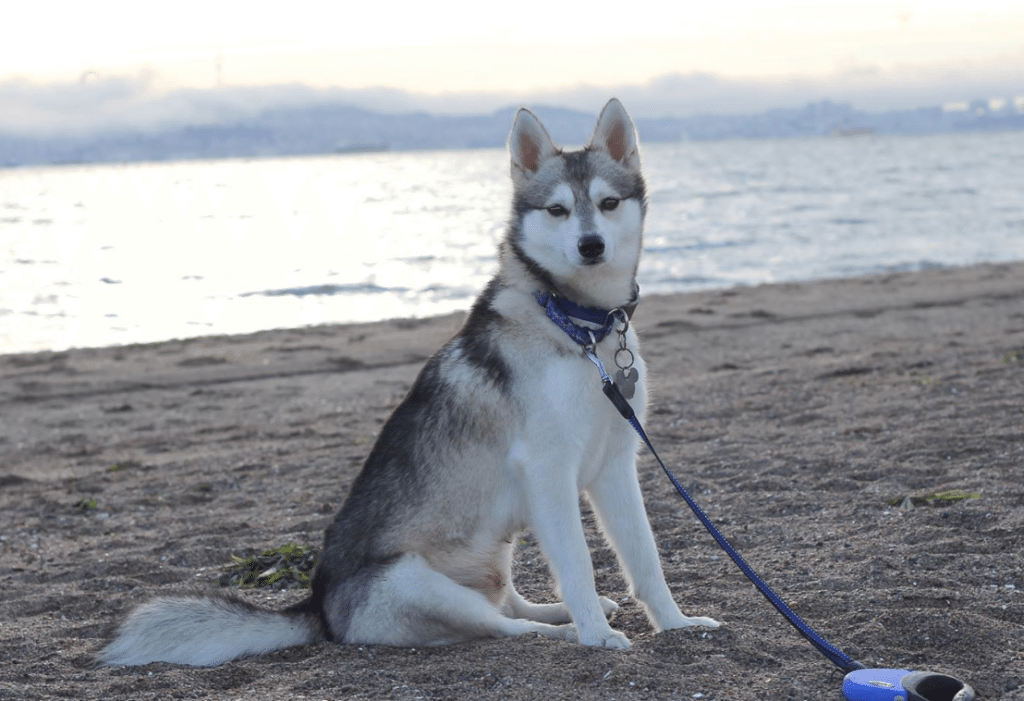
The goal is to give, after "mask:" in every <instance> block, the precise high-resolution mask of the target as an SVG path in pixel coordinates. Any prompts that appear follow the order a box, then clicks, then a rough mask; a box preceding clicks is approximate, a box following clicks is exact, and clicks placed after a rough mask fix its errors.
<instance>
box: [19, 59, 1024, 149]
mask: <svg viewBox="0 0 1024 701" xmlns="http://www.w3.org/2000/svg"><path fill="white" fill-rule="evenodd" d="M1021 53H1022V55H1021V56H1019V57H1017V56H1013V57H1004V59H1003V60H1001V61H998V62H996V63H985V64H971V63H968V62H961V63H953V64H946V65H936V66H931V67H914V66H910V67H900V68H894V69H887V70H881V69H878V68H875V67H873V66H870V65H850V66H845V67H844V68H843V69H842V70H840V71H837V72H835V73H834V74H832V75H829V76H825V77H808V76H795V77H790V78H777V79H772V80H767V79H736V78H728V79H727V78H721V77H718V76H715V75H712V74H709V73H690V74H685V75H684V74H668V75H663V76H660V77H657V78H654V79H652V80H649V81H647V82H644V83H637V84H627V85H617V86H605V85H577V86H570V87H566V88H564V89H561V90H557V91H556V90H534V91H520V92H500V91H493V92H465V93H445V94H420V93H413V92H407V91H404V90H398V89H391V88H383V87H381V88H365V89H341V88H331V89H314V88H310V87H308V86H305V85H301V84H297V83H296V84H287V85H271V86H237V87H235V86H232V87H223V88H218V89H207V90H200V89H177V90H173V89H169V88H168V86H166V85H165V84H163V83H162V81H161V80H160V77H159V76H158V75H156V74H154V73H152V72H143V73H139V74H137V75H131V76H117V75H106V76H101V75H97V74H95V73H93V72H87V73H85V74H83V75H82V76H81V78H80V79H79V80H78V81H76V82H74V83H68V82H65V83H50V84H38V83H31V82H29V81H26V80H12V81H8V82H5V83H0V105H3V109H2V110H0V131H3V132H9V133H17V134H28V135H35V136H46V135H52V134H67V135H81V134H88V133H94V132H101V131H123V130H133V131H141V132H152V131H157V130H160V129H166V128H173V127H180V126H184V125H194V126H205V125H215V124H230V123H236V122H239V121H244V120H245V119H246V118H247V117H250V116H253V115H256V114H258V113H260V112H263V111H265V110H267V109H270V108H275V107H301V106H312V105H317V104H329V103H346V104H351V105H355V106H358V107H363V108H365V109H370V110H375V111H379V112H384V113H390V114H396V113H403V112H416V111H423V112H430V113H435V114H484V113H491V112H494V111H495V110H498V109H502V108H505V107H508V106H511V105H520V104H525V105H550V106H556V107H566V108H571V109H578V110H581V111H585V112H588V113H592V112H596V111H597V110H598V109H600V107H601V105H602V104H604V102H605V101H606V100H607V99H608V97H609V96H610V95H616V96H617V97H619V98H620V99H621V100H622V101H623V102H624V103H625V104H626V105H627V107H628V108H629V110H630V113H631V114H632V115H634V117H637V118H658V117H665V116H677V117H681V116H688V115H693V114H749V113H756V112H761V111H764V110H768V109H775V108H793V107H799V106H802V105H804V104H806V103H807V102H811V101H817V100H825V99H828V100H834V101H840V102H848V103H851V104H852V105H853V106H854V107H856V108H859V109H862V110H866V111H885V110H892V109H911V108H915V107H923V106H933V105H941V104H945V103H949V102H955V101H963V100H969V99H971V98H975V97H980V98H990V97H998V96H1001V97H1007V98H1010V99H1012V98H1013V97H1014V96H1016V95H1022V94H1024V69H1022V68H1020V67H1021V66H1024V50H1022V52H1021Z"/></svg>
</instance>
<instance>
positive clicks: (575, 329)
mask: <svg viewBox="0 0 1024 701" xmlns="http://www.w3.org/2000/svg"><path fill="white" fill-rule="evenodd" d="M533 296H534V297H535V298H536V299H537V304H539V305H540V306H542V307H544V311H545V312H547V315H548V318H549V319H551V321H553V322H555V324H556V325H557V326H558V328H560V329H562V331H565V333H566V335H567V336H569V338H571V339H572V340H573V341H575V342H576V343H578V344H580V345H581V346H590V345H594V344H597V343H600V342H601V340H602V339H603V338H604V337H605V336H607V335H608V334H609V333H611V330H612V329H613V328H615V324H616V322H620V321H621V322H624V323H627V324H628V323H629V318H630V316H632V314H633V310H634V309H636V305H637V301H638V297H637V292H634V293H633V299H632V300H630V302H629V303H628V304H626V305H623V306H621V307H616V308H615V309H610V310H607V309H595V308H594V307H584V306H582V305H579V304H576V303H575V302H573V301H572V300H570V299H566V298H565V297H559V296H557V295H556V294H555V293H554V292H534V293H533ZM572 319H579V320H580V321H586V322H589V323H591V324H598V325H599V326H598V328H596V329H592V328H589V327H586V326H579V325H577V324H574V323H573V322H572Z"/></svg>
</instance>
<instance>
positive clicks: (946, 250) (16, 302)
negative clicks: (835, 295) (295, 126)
mask: <svg viewBox="0 0 1024 701" xmlns="http://www.w3.org/2000/svg"><path fill="white" fill-rule="evenodd" d="M644 163H645V170H646V174H647V180H648V190H649V197H650V208H649V214H648V220H647V229H646V234H645V254H644V259H643V261H642V263H641V267H640V284H641V287H642V289H643V292H644V293H645V294H649V293H667V292H678V291H688V290H695V289H701V288H714V287H730V286H735V285H756V284H760V283H766V282H778V281H794V280H811V279H818V278H831V277H841V276H849V275H857V274H863V273H871V272H878V271H885V270H916V269H921V268H926V267H932V266H954V265H966V264H971V263H977V262H982V261H1004V260H1019V259H1024V135H1022V134H1021V133H1020V132H1016V133H1015V132H1007V133H979V134H944V135H936V136H893V137H888V136H887V137H875V136H865V137H856V138H847V139H839V138H834V139H833V138H815V139H785V140H763V141H739V140H737V141H721V142H704V143H677V144H650V145H647V146H646V147H645V149H644ZM510 191H511V185H510V182H509V178H508V158H507V155H506V154H505V152H504V151H502V150H475V151H432V152H415V153H367V154H347V155H331V156H322V157H307V158H287V159H261V160H226V161H191V162H175V163H138V164H125V165H96V166H92V165H83V166H61V167H50V168H15V169H7V170H0V353H12V352H22V351H35V350H45V349H51V350H61V349H65V348H69V347H88V346H106V345H113V344H126V343H139V342H149V341H158V340H164V339H170V338H185V337H193V336H200V335H207V334H223V333H240V332H248V331H256V330H260V329H269V328H284V327H295V326H303V325H310V324H320V323H329V322H350V321H371V320H379V319H387V318H395V317H411V316H428V315H433V314H439V313H444V312H449V311H452V310H456V309H464V308H466V307H468V306H469V304H470V303H471V302H472V299H473V298H474V296H475V295H476V294H477V292H478V291H479V290H480V289H481V288H482V287H483V286H484V285H485V284H486V282H487V280H488V279H489V278H490V276H491V275H492V274H493V272H494V270H495V266H496V259H495V252H496V246H497V243H498V241H499V240H500V239H501V237H502V235H503V232H504V229H505V222H506V221H507V217H508V213H509V197H510Z"/></svg>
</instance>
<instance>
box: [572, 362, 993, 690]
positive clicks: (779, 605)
mask: <svg viewBox="0 0 1024 701" xmlns="http://www.w3.org/2000/svg"><path fill="white" fill-rule="evenodd" d="M583 350H584V352H585V353H586V355H587V357H588V358H590V360H591V361H592V362H593V363H594V364H595V365H596V366H597V369H598V370H599V371H600V372H601V382H602V383H603V386H602V388H601V389H602V390H603V391H604V394H605V396H606V397H608V399H609V400H610V401H611V403H612V404H614V405H615V408H616V409H617V410H618V412H619V413H620V414H622V417H623V418H624V419H626V421H628V422H629V423H630V425H631V426H632V427H633V429H634V430H635V431H636V432H637V433H638V434H639V435H640V438H642V439H643V441H644V443H645V444H647V447H648V449H650V451H651V454H652V455H654V459H655V460H657V461H658V464H659V465H661V469H662V470H663V471H664V472H665V474H666V475H667V476H668V478H669V480H670V481H671V482H672V485H673V486H674V487H675V488H676V491H677V492H679V495H680V496H682V497H683V499H684V500H685V501H686V503H687V504H688V505H689V507H690V509H691V510H692V511H693V513H694V514H695V515H696V516H697V518H698V519H699V520H700V522H701V523H702V524H704V527H705V528H706V529H707V530H708V532H709V533H710V534H711V536H712V537H713V538H714V539H715V540H716V541H717V542H718V544H719V545H720V546H721V547H722V549H723V550H725V552H726V553H727V554H728V555H729V557H730V558H732V561H733V562H735V563H736V565H737V566H738V567H739V568H740V570H742V571H743V574H745V575H747V578H748V579H749V580H750V581H751V582H753V584H754V586H755V587H757V590H758V591H759V592H761V594H763V595H764V597H765V598H766V599H768V602H769V603H771V605H772V606H774V607H775V608H776V609H777V610H778V611H779V613H781V614H782V615H783V616H785V618H786V620H787V621H789V622H790V624H792V626H793V627H794V628H796V629H797V631H798V632H799V633H800V634H801V635H802V636H804V638H806V639H807V640H808V642H810V643H811V645H813V646H814V647H815V648H816V649H817V650H818V652H820V653H821V654H822V655H824V656H825V657H827V658H828V659H829V661H831V662H832V663H833V664H834V665H836V666H837V667H839V668H840V669H841V670H843V672H845V673H846V677H845V679H844V680H843V696H844V697H845V698H846V699H847V701H973V699H974V689H972V688H971V687H970V686H969V685H967V684H965V683H964V682H962V681H960V680H959V679H957V678H956V677H950V676H947V675H945V674H937V673H934V672H912V671H910V670H907V669H867V668H865V666H864V665H863V664H861V663H860V662H857V661H856V660H854V659H853V658H852V657H850V656H849V655H847V654H846V653H845V652H843V651H842V650H840V649H839V648H837V647H835V646H834V645H832V644H831V643H829V642H828V641H827V640H825V639H824V638H822V637H821V635H819V634H818V632H817V631H815V630H814V629H813V628H811V627H810V626H809V625H807V623H805V622H804V620H803V619H802V618H800V616H798V615H797V614H796V612H795V611H793V609H791V608H790V607H789V605H788V604H787V603H786V602H785V601H783V600H782V597H780V596H779V595H778V594H776V593H775V591H774V590H773V589H772V588H771V587H770V586H768V584H767V582H765V581H764V580H763V579H761V577H760V575H758V574H757V572H755V571H754V568H752V567H751V566H750V565H749V564H747V561H746V560H744V559H743V556H742V555H740V554H739V552H737V551H736V549H735V548H734V547H733V546H732V544H731V543H730V542H729V541H728V540H727V539H726V538H725V536H724V535H722V533H721V531H719V530H718V527H717V526H715V524H714V523H712V522H711V519H710V518H708V515H707V514H706V513H704V510H703V509H702V508H700V506H699V505H698V504H697V502H696V501H694V500H693V497H691V496H690V493H689V492H687V491H686V488H685V487H683V485H682V484H681V483H680V482H679V480H678V479H676V476H675V475H674V474H672V471H671V470H669V469H668V467H667V466H666V465H665V463H664V461H662V459H661V457H660V456H659V455H658V451H656V450H655V449H654V445H652V444H651V440H650V439H649V438H648V437H647V433H646V432H645V431H644V429H643V426H641V425H640V421H639V420H638V419H637V418H636V413H635V412H634V411H633V407H632V406H630V404H629V402H628V401H626V398H625V397H623V396H622V392H620V391H619V388H618V387H616V386H615V383H614V382H612V379H611V378H610V377H609V376H608V373H607V372H605V369H604V364H603V363H602V362H601V359H600V358H598V357H597V354H596V353H595V352H593V350H592V349H590V348H587V347H584V349H583Z"/></svg>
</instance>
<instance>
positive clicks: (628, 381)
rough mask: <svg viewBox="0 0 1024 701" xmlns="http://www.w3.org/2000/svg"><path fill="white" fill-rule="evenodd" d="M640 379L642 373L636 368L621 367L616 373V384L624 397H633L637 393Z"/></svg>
mask: <svg viewBox="0 0 1024 701" xmlns="http://www.w3.org/2000/svg"><path fill="white" fill-rule="evenodd" d="M639 379H640V373H639V372H637V370H636V368H634V367H630V368H626V369H622V368H619V370H618V372H616V373H615V386H616V387H618V388H619V391H620V392H622V396H623V397H625V398H626V399H632V398H633V395H634V394H636V382H637V380H639Z"/></svg>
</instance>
